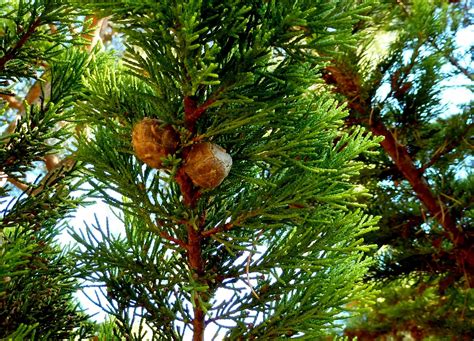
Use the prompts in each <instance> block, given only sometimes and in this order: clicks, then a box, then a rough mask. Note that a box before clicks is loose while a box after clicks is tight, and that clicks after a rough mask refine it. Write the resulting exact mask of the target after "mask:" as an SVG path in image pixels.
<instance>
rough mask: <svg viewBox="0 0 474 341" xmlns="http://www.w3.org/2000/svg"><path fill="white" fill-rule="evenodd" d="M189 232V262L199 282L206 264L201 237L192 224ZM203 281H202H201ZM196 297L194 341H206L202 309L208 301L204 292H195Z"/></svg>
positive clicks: (188, 227) (188, 225) (188, 226)
mask: <svg viewBox="0 0 474 341" xmlns="http://www.w3.org/2000/svg"><path fill="white" fill-rule="evenodd" d="M186 227H187V231H188V261H189V266H190V267H191V270H192V271H193V276H194V277H195V279H196V280H197V281H200V278H201V277H202V276H203V275H204V262H203V260H202V253H201V251H202V250H201V235H200V231H199V229H198V230H196V228H195V226H193V225H192V224H187V226H186ZM201 281H202V280H201ZM194 294H195V297H194V319H193V327H194V335H193V341H203V340H204V329H205V319H204V318H205V313H204V310H203V309H202V307H201V304H202V302H204V301H206V300H205V298H204V297H203V296H204V295H203V293H202V292H195V293H194Z"/></svg>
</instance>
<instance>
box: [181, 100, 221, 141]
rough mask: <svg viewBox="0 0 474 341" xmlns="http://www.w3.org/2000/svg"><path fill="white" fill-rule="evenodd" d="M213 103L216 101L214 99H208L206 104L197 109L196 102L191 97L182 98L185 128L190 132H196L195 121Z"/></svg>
mask: <svg viewBox="0 0 474 341" xmlns="http://www.w3.org/2000/svg"><path fill="white" fill-rule="evenodd" d="M215 101H216V100H215V99H214V98H209V99H208V100H207V101H206V102H204V103H203V104H202V105H200V106H199V107H198V106H197V103H196V101H195V100H194V99H193V98H192V97H190V96H186V97H184V118H185V126H186V128H187V129H188V130H189V131H190V132H192V133H194V132H195V131H196V122H197V120H198V119H199V117H201V116H202V114H204V113H205V112H206V110H207V108H209V107H210V106H211V105H212V104H213V103H214V102H215Z"/></svg>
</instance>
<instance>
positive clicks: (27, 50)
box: [0, 0, 81, 92]
mask: <svg viewBox="0 0 474 341" xmlns="http://www.w3.org/2000/svg"><path fill="white" fill-rule="evenodd" d="M78 15H79V12H77V11H76V10H74V9H73V8H72V7H70V6H68V5H65V4H61V1H56V0H36V1H22V0H21V1H2V4H0V71H1V73H0V86H2V88H0V89H1V91H2V92H4V91H8V90H7V89H5V88H4V87H5V86H7V85H8V84H9V81H11V80H19V79H21V78H23V77H36V74H37V72H38V70H41V69H42V68H44V66H45V63H49V62H50V61H51V60H52V58H54V57H57V56H58V55H59V54H61V53H62V51H64V48H65V47H70V46H71V45H77V44H80V43H81V41H80V39H79V38H80V36H79V35H77V34H75V35H71V28H72V27H78V26H79V23H80V21H78V18H77V16H78Z"/></svg>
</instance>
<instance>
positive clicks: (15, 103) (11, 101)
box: [0, 94, 24, 110]
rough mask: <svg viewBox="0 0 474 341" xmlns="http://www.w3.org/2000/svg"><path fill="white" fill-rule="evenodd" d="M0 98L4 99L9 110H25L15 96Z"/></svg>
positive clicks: (0, 95)
mask: <svg viewBox="0 0 474 341" xmlns="http://www.w3.org/2000/svg"><path fill="white" fill-rule="evenodd" d="M0 98H2V99H4V100H5V102H7V103H8V107H9V108H13V109H16V110H24V109H23V104H22V103H21V102H20V101H19V100H17V99H16V98H15V96H13V95H7V94H0Z"/></svg>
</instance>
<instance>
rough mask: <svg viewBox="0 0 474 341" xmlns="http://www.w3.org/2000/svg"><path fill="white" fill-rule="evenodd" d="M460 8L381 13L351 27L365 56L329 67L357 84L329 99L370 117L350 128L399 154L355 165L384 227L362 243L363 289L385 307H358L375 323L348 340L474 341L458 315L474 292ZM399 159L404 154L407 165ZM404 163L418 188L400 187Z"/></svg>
mask: <svg viewBox="0 0 474 341" xmlns="http://www.w3.org/2000/svg"><path fill="white" fill-rule="evenodd" d="M465 4H466V3H465V2H462V1H460V2H457V1H423V0H413V1H397V2H396V3H395V2H393V1H381V6H378V7H374V8H373V10H372V11H371V12H370V15H369V16H370V17H371V19H372V20H362V21H361V22H360V23H359V24H358V32H357V34H358V36H359V37H360V39H362V43H361V46H362V48H360V49H358V50H357V51H354V50H349V51H345V53H343V54H341V55H339V56H338V58H337V61H336V64H337V65H338V66H339V67H340V69H342V70H343V71H345V72H346V76H347V78H346V79H344V80H345V81H347V79H348V78H350V77H352V79H353V80H354V79H355V80H356V82H354V83H352V84H349V85H352V86H354V88H355V90H354V89H352V90H353V91H354V93H352V94H351V93H350V92H349V91H345V93H344V91H341V88H338V89H336V90H337V91H339V92H341V93H343V94H344V95H346V96H347V97H349V100H350V101H351V102H352V103H351V104H353V103H354V102H355V103H356V104H360V103H362V104H364V105H366V106H365V107H364V106H363V105H360V106H359V107H358V108H356V109H354V108H355V106H353V107H352V109H353V110H352V111H351V115H350V118H349V120H347V123H348V124H349V125H350V124H352V123H353V122H362V123H365V124H366V125H367V126H369V127H370V126H373V122H382V124H383V125H384V126H385V127H386V128H387V130H388V131H389V134H388V137H389V138H393V139H394V140H395V141H396V144H397V147H396V148H397V153H395V155H389V153H388V152H387V150H388V148H387V147H384V148H385V152H381V153H379V154H375V155H369V156H365V157H364V158H362V160H364V161H366V162H370V163H372V164H373V167H372V168H370V169H367V170H365V171H364V173H363V176H362V178H361V179H362V181H363V182H364V184H365V185H366V186H367V187H368V188H369V190H370V192H371V193H373V194H374V197H373V200H371V201H367V203H368V206H369V212H371V213H372V214H373V215H379V216H381V220H380V230H378V231H377V232H375V233H369V234H368V235H367V236H366V240H367V241H368V242H370V243H376V244H377V245H378V247H379V251H378V252H377V253H376V255H375V257H376V263H375V266H373V267H372V269H371V271H370V275H369V278H368V279H370V280H373V281H374V283H376V286H377V287H378V288H379V289H380V290H381V296H380V300H379V301H378V302H377V303H375V304H367V305H364V306H365V307H368V308H370V309H371V311H370V312H369V313H367V314H365V315H363V317H362V318H361V319H359V320H358V321H357V324H356V325H355V327H354V328H355V329H356V332H354V333H353V334H351V335H353V336H354V335H358V336H359V338H360V339H374V338H376V337H379V338H383V337H387V336H394V337H397V336H398V337H400V336H401V335H402V334H403V333H410V330H412V329H413V330H412V331H413V337H414V338H418V337H419V336H417V333H419V334H420V333H421V335H422V337H419V339H422V338H423V337H424V338H426V339H429V337H433V338H434V339H436V340H437V339H439V338H440V337H441V336H447V335H449V336H453V337H455V336H459V335H464V336H466V335H468V336H471V337H472V324H471V323H470V322H469V321H470V319H469V318H467V317H466V319H464V318H460V312H461V311H464V312H466V314H467V315H469V313H467V310H469V309H467V310H465V309H464V307H468V306H469V303H468V304H467V305H466V302H468V301H471V300H472V294H471V291H469V290H468V289H467V288H469V287H471V288H472V285H473V283H474V282H473V278H474V275H473V274H474V268H473V263H472V259H473V258H472V257H473V253H472V237H473V235H474V234H473V226H474V224H473V221H472V214H471V211H472V208H471V207H472V194H473V193H472V188H473V184H472V180H473V177H472V164H471V163H472V136H473V135H472V132H473V130H472V129H473V126H472V118H473V117H472V80H473V76H472V68H470V67H469V63H470V61H471V58H472V57H471V56H470V52H472V46H459V43H458V41H459V40H460V39H459V38H460V37H461V36H462V35H463V34H466V33H465V32H468V31H469V29H471V30H472V13H470V12H469V11H468V9H467V7H466V6H465ZM464 30H465V31H464ZM377 47H378V49H379V50H377ZM374 54H376V55H377V56H378V58H373V55H374ZM354 84H355V85H354ZM357 87H359V88H358V89H357ZM344 90H347V89H344ZM449 90H450V91H449ZM453 90H454V91H453ZM448 91H449V92H448ZM455 91H458V92H459V95H458V94H457V93H456V92H455ZM448 93H449V95H448ZM461 93H462V95H461ZM464 94H466V96H465V101H461V100H460V99H461V96H464ZM448 96H449V97H450V98H448ZM449 101H455V102H458V103H459V102H463V103H461V104H460V105H458V106H456V105H452V104H450V103H448V104H446V102H449ZM361 108H362V109H361ZM357 109H359V110H357ZM386 142H387V141H386ZM387 143H388V144H389V143H390V141H388V142H387ZM400 150H406V151H407V154H408V155H407V156H408V158H407V159H404V158H403V156H402V155H401V153H400ZM403 160H404V161H403ZM407 160H408V161H407ZM408 163H411V164H412V166H413V168H414V169H416V179H415V180H413V178H412V179H409V176H408V175H407V174H408V171H407V169H408V168H409V167H408V166H409V165H408ZM414 183H415V184H414ZM420 188H422V190H420ZM426 192H429V195H432V198H433V200H432V202H434V203H435V205H438V206H439V207H441V211H442V212H441V213H439V214H438V219H436V218H435V217H434V214H433V212H432V211H430V207H429V205H427V202H426V201H423V198H422V196H423V193H424V194H426ZM420 194H421V195H420ZM425 198H426V197H425ZM448 215H449V217H451V218H452V221H453V225H454V226H455V227H454V228H455V229H456V230H458V231H460V235H461V236H462V237H460V238H462V239H463V242H459V241H453V238H451V237H450V233H448V232H447V229H446V226H443V225H442V224H440V221H442V220H443V219H439V216H442V217H445V216H448ZM445 221H447V218H446V220H445ZM426 288H429V289H426ZM438 290H439V292H438ZM471 290H472V289H471ZM471 305H472V303H471ZM430 307H431V308H432V309H431V308H430ZM467 315H463V316H467ZM391 326H392V327H393V330H392V329H391V328H390V327H391ZM448 326H449V327H448ZM451 326H452V327H451ZM443 328H444V330H445V332H444V334H443ZM458 330H459V333H460V334H459V335H458V334H457V331H458ZM392 331H394V332H392ZM420 331H421V332H420ZM469 331H470V333H471V334H469ZM468 336H466V337H468Z"/></svg>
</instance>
